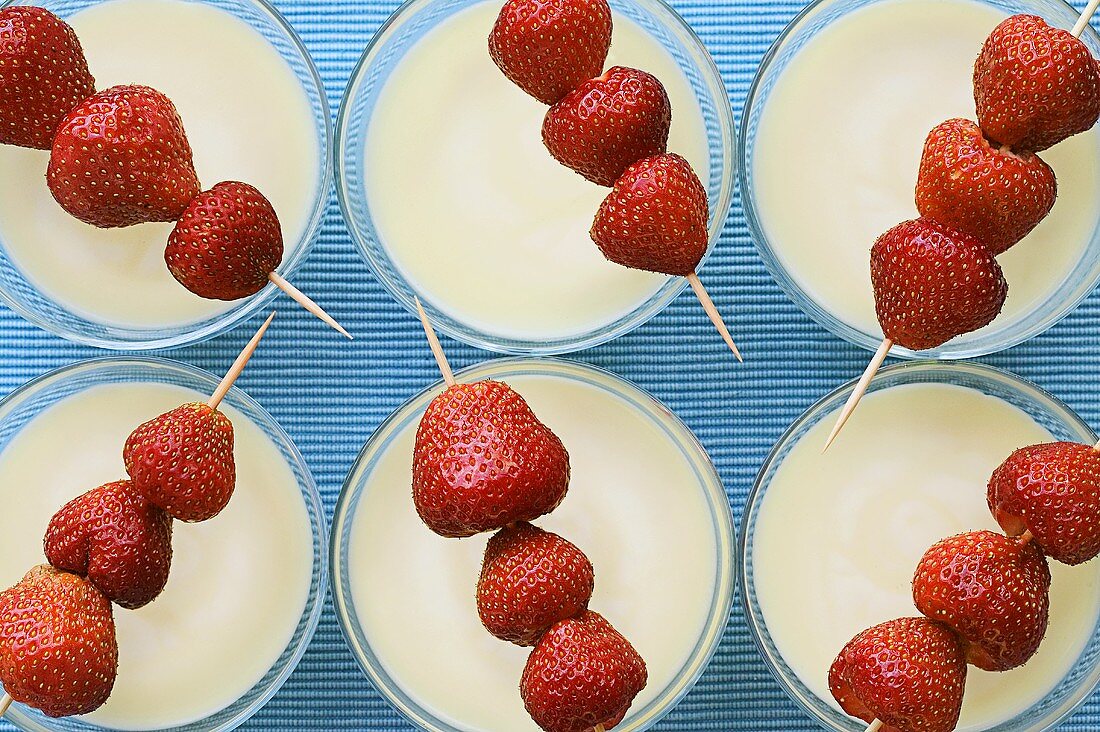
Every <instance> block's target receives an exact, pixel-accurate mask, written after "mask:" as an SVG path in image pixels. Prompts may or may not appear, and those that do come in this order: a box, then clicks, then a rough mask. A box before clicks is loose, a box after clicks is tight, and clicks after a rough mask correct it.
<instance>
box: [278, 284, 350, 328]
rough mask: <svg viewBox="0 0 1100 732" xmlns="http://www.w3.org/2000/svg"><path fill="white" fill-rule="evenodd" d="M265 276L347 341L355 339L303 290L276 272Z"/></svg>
mask: <svg viewBox="0 0 1100 732" xmlns="http://www.w3.org/2000/svg"><path fill="white" fill-rule="evenodd" d="M267 278H268V279H269V280H271V282H272V284H274V285H275V286H276V287H278V288H279V289H280V290H282V291H283V292H285V293H286V294H287V297H289V298H290V299H292V300H294V302H296V303H298V304H299V305H301V306H302V307H303V308H305V309H306V310H307V311H309V312H310V313H312V314H313V315H314V316H315V317H317V318H318V319H319V320H320V321H321V322H323V323H325V324H326V325H328V326H329V327H330V328H332V329H333V330H335V331H336V332H337V333H339V334H340V335H342V336H344V337H345V338H347V339H348V340H349V341H352V340H355V339H354V338H352V337H351V333H348V332H347V330H346V329H345V328H344V326H342V325H340V324H339V323H337V322H336V318H334V317H332V316H331V315H329V314H328V313H326V312H325V310H324V308H322V307H321V306H320V305H318V304H317V303H315V302H314V301H313V300H312V298H310V297H309V295H307V294H305V293H304V292H302V291H301V290H299V289H298V288H297V287H295V286H294V285H292V284H290V283H289V282H288V281H287V280H286V279H284V278H283V276H282V275H280V274H279V273H278V272H271V273H269V274H268V275H267Z"/></svg>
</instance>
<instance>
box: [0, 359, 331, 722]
mask: <svg viewBox="0 0 1100 732" xmlns="http://www.w3.org/2000/svg"><path fill="white" fill-rule="evenodd" d="M122 383H158V384H170V385H173V386H178V387H183V388H186V389H191V390H194V391H196V392H198V393H200V394H209V393H211V391H213V389H214V387H215V386H217V384H218V379H216V378H214V377H213V376H212V375H210V374H208V373H206V372H205V371H201V370H199V369H196V368H194V367H192V366H188V365H184V364H181V363H177V362H175V361H168V360H164V359H159V358H138V357H130V356H122V357H115V358H97V359H92V360H89V361H82V362H79V363H75V364H73V365H70V366H65V367H63V368H60V369H57V370H55V371H51V372H49V373H47V374H45V375H43V376H40V377H38V378H36V379H34V380H32V381H30V382H28V383H27V384H25V385H24V386H22V387H20V388H18V389H16V390H15V391H14V392H12V393H11V394H9V395H8V396H6V397H4V399H3V400H0V450H2V449H5V448H6V446H7V445H8V444H9V443H10V442H11V440H12V439H13V438H14V437H16V436H17V435H18V434H19V433H20V431H21V430H22V429H23V428H24V427H25V426H26V425H27V424H28V423H29V422H30V421H31V420H33V419H34V418H35V417H37V416H38V415H39V414H40V413H41V412H42V411H43V410H45V409H47V408H49V407H51V406H53V405H54V404H56V403H57V402H59V401H61V400H62V399H64V398H66V397H68V396H71V395H73V394H77V393H79V392H82V391H85V390H87V389H90V388H93V387H97V386H101V385H104V384H122ZM225 403H226V404H228V405H229V406H230V407H232V408H233V409H235V410H237V411H238V412H240V413H242V414H243V415H244V416H246V417H247V418H248V419H249V420H251V421H252V422H253V423H254V424H255V425H256V426H257V427H259V428H260V430H261V431H262V432H263V433H264V435H266V436H267V438H268V439H270V440H271V442H272V443H273V444H274V445H275V447H276V448H277V449H278V450H279V452H280V453H281V454H282V457H283V459H284V460H285V461H286V463H287V465H288V466H289V467H290V469H291V471H292V473H293V474H294V476H295V478H296V479H297V481H298V485H299V487H300V488H301V492H302V501H303V503H304V506H305V509H306V512H307V513H308V515H309V523H310V529H311V533H312V536H313V557H312V565H313V568H312V578H311V580H310V587H309V594H308V595H307V597H306V603H305V607H303V609H302V615H301V618H300V619H299V621H298V625H297V627H296V628H295V629H294V632H293V635H292V636H291V638H290V642H289V643H288V644H287V647H286V649H285V650H284V651H283V652H282V654H281V655H280V656H279V658H278V659H277V660H276V661H275V663H274V664H273V665H272V666H271V668H270V670H268V672H267V673H266V674H265V675H264V677H263V678H262V679H261V680H260V681H259V682H258V683H257V684H256V685H255V686H253V687H252V689H250V690H249V691H248V692H247V693H246V694H245V695H244V696H242V697H241V698H240V699H238V700H237V701H235V702H234V703H232V704H231V705H229V706H228V707H226V708H225V709H222V710H221V711H219V712H217V713H215V714H212V715H210V716H209V717H206V718H204V719H201V720H199V721H197V722H193V723H190V724H186V725H182V726H178V727H171V728H166V729H167V730H169V731H170V732H214V731H217V732H225V731H226V730H232V729H236V728H237V727H238V726H240V725H241V724H243V723H244V722H245V721H247V720H248V719H249V718H250V717H251V716H252V715H254V714H255V713H256V712H257V711H259V710H260V708H261V707H263V706H264V705H265V704H266V703H267V702H268V700H270V699H271V697H272V696H274V695H275V693H276V692H277V691H278V690H279V689H280V688H281V687H282V685H283V683H285V682H286V680H287V678H289V677H290V674H291V673H292V672H293V671H294V669H295V667H297V665H298V662H299V661H300V660H301V658H302V655H303V654H304V653H305V650H306V647H307V646H308V645H309V642H310V640H311V639H312V638H313V633H314V631H315V630H316V629H317V624H318V622H319V621H320V618H321V611H322V609H323V607H324V600H325V595H326V592H327V589H328V565H327V563H326V558H327V556H328V533H327V531H326V526H325V518H324V508H323V506H322V504H321V496H320V494H319V493H318V492H317V486H316V484H315V483H314V481H313V476H312V475H311V474H310V471H309V468H308V467H307V466H306V463H305V460H304V459H303V458H302V455H301V453H300V452H298V448H297V447H295V446H294V443H293V442H292V441H291V439H290V437H289V436H288V435H287V434H286V432H284V431H283V428H282V427H280V426H279V424H278V423H277V422H276V421H275V419H274V418H273V417H272V416H271V415H270V414H268V413H267V411H265V410H264V408H263V407H261V406H260V405H259V404H258V403H257V402H256V401H255V400H253V399H252V398H251V397H249V396H248V395H247V394H245V393H244V392H242V391H241V390H239V389H237V388H233V389H231V390H230V392H229V395H228V396H227V397H226V398H225ZM119 449H120V450H121V446H120V447H119ZM118 612H121V611H118ZM4 720H5V721H7V722H10V723H11V724H14V725H15V726H16V727H18V728H19V729H22V730H26V731H27V732H113V730H112V729H111V728H109V727H102V726H99V725H95V724H91V723H89V722H86V721H84V720H82V719H80V718H75V717H70V718H65V719H51V718H49V717H46V716H45V715H43V714H42V713H41V712H38V711H37V710H34V709H31V708H29V707H26V706H23V705H21V704H13V705H12V707H11V708H10V709H9V710H8V712H7V714H6V715H4Z"/></svg>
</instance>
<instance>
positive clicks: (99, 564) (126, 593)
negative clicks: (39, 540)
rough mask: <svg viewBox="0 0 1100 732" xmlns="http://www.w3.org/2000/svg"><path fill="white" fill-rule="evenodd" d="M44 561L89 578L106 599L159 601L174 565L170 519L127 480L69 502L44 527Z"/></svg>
mask: <svg viewBox="0 0 1100 732" xmlns="http://www.w3.org/2000/svg"><path fill="white" fill-rule="evenodd" d="M44 545H45V550H46V559H48V560H49V561H50V564H52V565H53V566H55V567H57V568H58V569H62V570H65V571H66V572H72V573H73V574H78V575H80V576H81V577H87V578H88V581H89V582H91V583H92V584H93V585H95V586H96V589H98V590H99V591H100V592H102V593H103V594H104V595H106V596H107V599H109V600H113V601H114V602H117V603H118V604H119V605H121V606H122V607H124V608H128V609H130V610H133V609H136V608H139V607H142V606H144V605H148V604H149V603H150V602H152V601H153V600H155V599H156V598H157V596H158V595H160V593H161V591H162V590H163V589H164V585H165V584H166V583H167V582H168V571H169V569H170V568H171V566H172V518H171V517H170V516H169V515H168V514H166V513H165V512H164V511H161V510H160V509H159V508H157V507H156V506H154V505H153V504H151V503H149V502H148V501H146V500H145V499H144V498H142V497H141V495H140V494H139V493H138V492H137V491H136V490H134V486H133V484H131V483H130V481H128V480H120V481H118V482H117V483H108V484H106V485H102V486H100V487H99V488H95V489H93V490H90V491H88V492H87V493H85V494H84V495H82V496H80V497H79V498H76V499H74V500H72V501H70V502H69V503H67V504H66V505H65V506H64V508H62V509H61V510H60V511H58V512H57V513H56V514H54V517H53V519H52V520H51V521H50V525H49V528H48V529H47V530H46V540H45V542H44Z"/></svg>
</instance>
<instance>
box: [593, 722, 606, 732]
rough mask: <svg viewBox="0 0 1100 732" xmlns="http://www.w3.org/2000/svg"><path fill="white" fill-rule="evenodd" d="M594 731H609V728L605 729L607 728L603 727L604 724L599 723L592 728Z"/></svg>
mask: <svg viewBox="0 0 1100 732" xmlns="http://www.w3.org/2000/svg"><path fill="white" fill-rule="evenodd" d="M592 732H607V730H605V729H604V728H603V725H602V724H597V725H596V726H595V727H594V728H593V729H592Z"/></svg>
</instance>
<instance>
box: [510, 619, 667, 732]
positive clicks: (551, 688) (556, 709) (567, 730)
mask: <svg viewBox="0 0 1100 732" xmlns="http://www.w3.org/2000/svg"><path fill="white" fill-rule="evenodd" d="M647 681H648V672H647V671H646V665H645V661H644V660H642V657H641V656H640V655H638V652H637V651H636V650H634V647H633V646H632V645H630V642H629V641H627V639H626V638H624V637H623V636H622V635H621V634H620V633H619V632H618V631H617V630H615V628H614V627H612V625H611V623H609V622H607V620H605V619H604V618H603V616H601V615H599V614H598V613H595V612H592V611H591V610H589V611H588V612H586V613H585V614H584V615H582V616H580V617H578V618H570V619H569V620H563V621H561V622H559V623H557V624H556V625H554V626H553V627H551V628H550V630H548V631H547V632H546V634H545V635H543V636H542V638H541V639H540V640H539V642H538V644H537V645H536V646H535V648H534V650H533V651H531V655H530V657H529V658H528V659H527V665H526V666H525V667H524V669H523V676H522V677H521V679H520V694H521V696H522V697H523V703H524V706H525V707H526V708H527V713H528V714H530V715H531V718H532V719H534V721H535V724H537V725H538V726H539V727H541V728H542V729H543V730H546V732H587V731H588V730H591V729H592V728H593V727H595V726H596V725H599V724H602V725H603V726H604V729H608V730H610V729H612V728H613V727H614V726H615V725H617V724H618V723H619V722H621V721H622V720H623V718H624V717H625V716H626V712H627V710H628V709H629V708H630V705H631V704H632V703H633V702H634V698H635V697H636V696H637V695H638V693H639V692H641V690H642V689H644V688H645V685H646V682H647Z"/></svg>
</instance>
